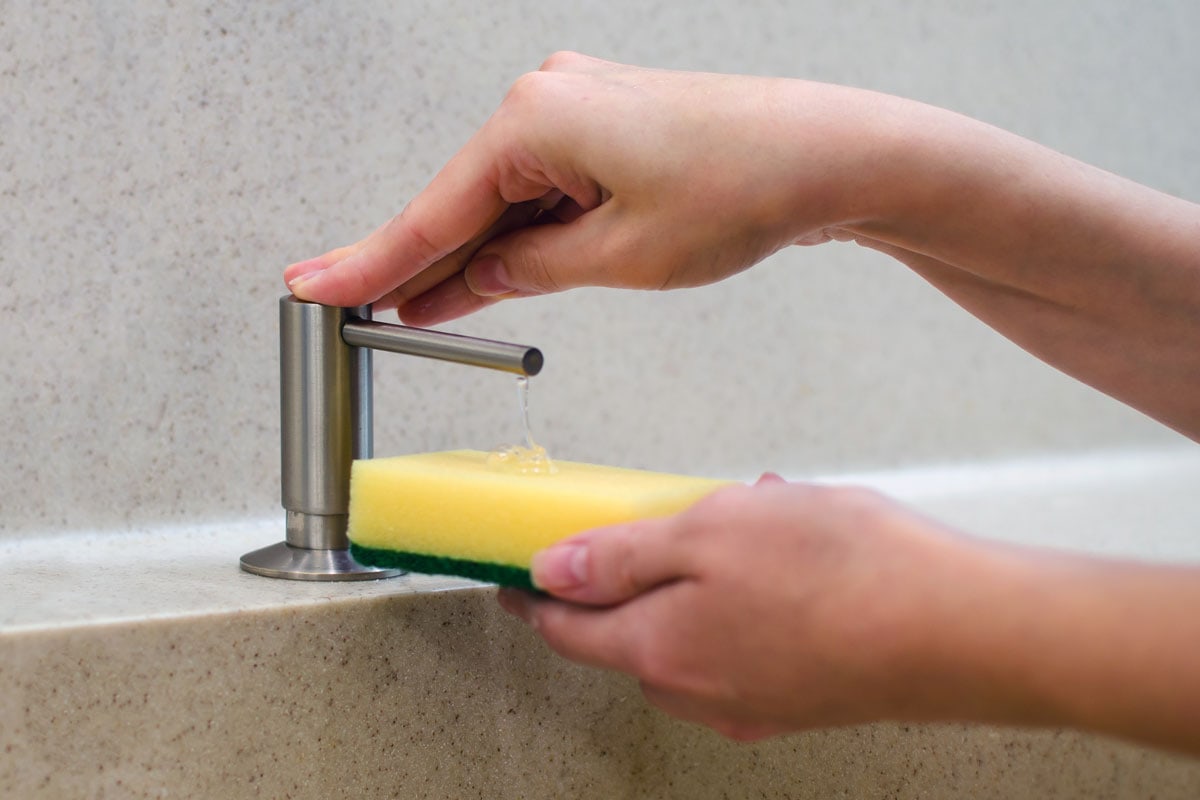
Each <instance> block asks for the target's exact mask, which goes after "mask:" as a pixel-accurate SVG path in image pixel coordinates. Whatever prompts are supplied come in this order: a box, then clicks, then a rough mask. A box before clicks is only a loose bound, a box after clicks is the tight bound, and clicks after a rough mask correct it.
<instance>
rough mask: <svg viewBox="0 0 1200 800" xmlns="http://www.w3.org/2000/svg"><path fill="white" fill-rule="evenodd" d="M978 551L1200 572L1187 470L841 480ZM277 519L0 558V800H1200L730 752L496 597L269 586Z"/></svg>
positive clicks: (1045, 745)
mask: <svg viewBox="0 0 1200 800" xmlns="http://www.w3.org/2000/svg"><path fill="white" fill-rule="evenodd" d="M852 477H855V479H856V480H859V481H861V482H866V483H870V484H873V485H875V486H878V487H880V488H883V489H885V490H887V491H890V492H892V493H893V494H895V495H896V496H899V497H902V498H904V499H907V500H909V501H910V502H913V503H914V504H916V505H918V506H919V507H921V508H923V509H925V510H927V511H929V512H931V513H934V514H937V515H939V516H940V517H942V518H944V519H947V520H949V521H950V522H952V523H955V524H958V525H960V526H962V527H964V528H966V529H969V530H972V531H974V532H977V533H980V534H983V535H989V536H997V537H1006V538H1012V539H1018V540H1031V541H1043V542H1046V543H1050V544H1054V545H1057V546H1063V547H1076V548H1082V549H1088V550H1093V551H1096V552H1106V553H1113V554H1130V555H1140V556H1144V557H1149V558H1162V559H1172V560H1179V559H1195V558H1200V536H1197V535H1196V531H1197V528H1198V525H1197V520H1200V495H1198V493H1196V492H1195V491H1194V487H1195V486H1197V485H1200V455H1198V454H1197V453H1196V452H1195V451H1191V450H1186V451H1168V452H1161V453H1127V454H1110V455H1106V456H1097V457H1094V458H1076V459H1057V460H1052V461H1043V462H1022V463H1008V464H993V465H982V466H972V467H966V466H960V467H954V468H946V469H929V470H920V471H908V472H904V473H892V474H875V475H860V476H852ZM278 536H279V530H278V524H277V523H276V522H274V521H272V522H255V523H238V524H228V525H212V526H205V527H202V528H199V527H197V528H189V529H176V530H165V531H146V532H142V533H128V534H99V533H97V534H78V535H73V536H58V537H53V538H36V537H35V538H27V539H24V540H17V541H14V542H8V543H6V544H4V545H3V546H2V547H0V583H2V585H3V591H4V594H5V602H4V604H3V606H2V608H0V681H2V682H3V685H4V686H6V687H7V688H6V690H5V692H4V693H3V695H2V696H0V797H4V798H8V797H13V798H22V800H24V799H25V798H74V797H88V798H91V797H95V798H109V797H113V798H125V797H202V798H207V797H212V798H233V797H272V798H275V797H292V798H308V797H314V798H315V797H331V796H344V797H356V798H376V797H429V798H434V797H454V798H463V797H487V798H492V797H572V798H574V797H596V798H615V797H629V798H635V797H636V798H640V797H679V798H709V797H712V798H717V797H732V798H737V797H751V796H765V797H795V798H818V797H820V798H826V797H855V798H861V797H896V798H910V797H912V798H916V797H921V798H950V797H956V798H957V797H1019V798H1025V797H1062V798H1076V797H1078V798H1097V797H1111V798H1142V797H1149V796H1155V797H1158V798H1194V797H1196V796H1200V762H1196V761H1193V760H1190V759H1185V758H1176V757H1173V756H1170V755H1167V754H1163V753H1158V752H1154V751H1149V750H1144V749H1141V748H1137V747H1133V746H1129V745H1125V744H1122V743H1117V742H1112V741H1109V740H1104V739H1099V738H1095V737H1090V736H1084V735H1079V734H1074V733H1066V732H1024V731H1011V730H994V729H990V728H980V727H961V726H930V727H924V726H922V727H908V726H895V725H876V726H866V727H861V728H852V729H844V730H835V731H827V732H818V733H813V734H808V735H802V736H793V737H786V738H783V739H778V740H773V741H769V742H763V743H759V744H755V745H752V746H745V745H736V744H733V743H730V742H727V741H725V740H722V739H721V738H720V737H718V736H716V735H714V734H712V733H711V732H709V731H707V730H704V729H700V728H697V727H694V726H691V725H686V724H682V723H678V722H675V721H673V720H670V719H668V718H666V717H664V716H663V715H661V714H659V713H657V712H655V711H653V710H652V709H649V708H648V707H647V706H646V705H645V704H644V703H643V702H642V700H641V697H640V694H639V692H638V689H637V686H636V685H635V684H633V683H632V682H630V681H629V680H627V679H625V678H623V677H620V676H615V675H609V674H604V673H599V672H595V671H592V670H588V669H584V668H581V667H577V666H574V665H571V664H567V663H565V662H563V661H561V660H560V659H558V658H556V657H555V656H553V655H552V654H550V653H549V652H548V651H547V650H546V648H545V647H544V646H542V644H541V643H540V642H538V641H537V640H536V639H535V638H534V637H533V636H532V635H531V634H530V632H529V631H527V630H526V629H525V628H524V627H523V626H521V625H519V624H517V623H515V622H514V621H513V620H511V619H509V618H507V617H506V616H505V615H504V614H503V613H501V612H500V611H499V610H498V609H497V608H496V606H495V603H494V602H493V600H492V597H491V595H492V590H491V589H490V588H485V587H479V586H478V585H476V584H471V583H469V582H466V581H459V580H450V579H443V578H432V577H426V576H405V577H403V578H398V579H393V580H388V581H378V582H366V583H355V584H307V583H290V582H281V581H273V580H269V579H263V578H257V577H254V576H250V575H247V574H244V573H242V572H241V571H240V570H239V569H238V568H237V557H238V556H239V555H240V554H241V553H242V552H245V551H246V550H249V549H253V548H255V547H258V546H261V545H263V544H266V543H270V542H271V541H273V540H275V539H276V538H278Z"/></svg>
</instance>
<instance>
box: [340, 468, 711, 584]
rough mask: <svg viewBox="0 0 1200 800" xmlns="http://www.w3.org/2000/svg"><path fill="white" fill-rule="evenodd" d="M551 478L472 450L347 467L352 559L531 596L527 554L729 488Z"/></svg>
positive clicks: (619, 476)
mask: <svg viewBox="0 0 1200 800" xmlns="http://www.w3.org/2000/svg"><path fill="white" fill-rule="evenodd" d="M554 465H555V467H556V469H555V471H554V472H552V473H550V474H522V473H520V472H518V471H514V470H511V469H506V468H504V467H497V466H496V465H495V464H489V463H488V454H487V453H484V452H481V451H478V450H455V451H449V452H442V453H420V454H417V455H407V456H396V457H393V458H380V459H370V460H362V461H355V462H354V464H353V467H352V468H351V472H350V525H349V536H350V551H351V554H352V555H353V556H354V559H355V560H356V561H358V562H359V563H360V564H367V565H373V566H381V567H397V568H400V569H406V570H411V571H413V572H424V573H430V574H436V575H461V576H463V577H467V578H474V579H475V580H481V581H487V582H489V583H498V584H501V585H504V586H516V587H521V588H525V589H532V588H534V587H533V584H532V582H531V580H530V575H529V566H530V561H531V559H532V558H533V554H534V553H536V552H537V551H538V550H541V549H542V548H544V547H547V546H549V545H551V544H553V543H554V542H557V541H559V540H561V539H565V538H567V537H569V536H571V535H573V534H576V533H579V532H581V531H585V530H589V529H591V528H596V527H600V526H603V525H611V524H615V523H620V522H629V521H632V520H636V519H645V518H648V517H658V516H666V515H669V514H673V513H676V512H678V511H682V510H683V509H685V508H687V507H688V506H690V505H692V504H693V503H695V502H696V501H697V500H699V499H700V498H701V497H704V496H705V495H707V494H710V493H711V492H713V491H715V490H717V489H719V488H721V487H722V486H726V485H728V484H729V481H720V480H713V479H709V478H693V477H686V476H683V475H664V474H661V473H657V472H646V471H643V470H633V469H621V468H618V467H603V466H596V465H593V464H579V463H572V462H569V461H555V462H554Z"/></svg>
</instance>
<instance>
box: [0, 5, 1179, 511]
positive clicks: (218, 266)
mask: <svg viewBox="0 0 1200 800" xmlns="http://www.w3.org/2000/svg"><path fill="white" fill-rule="evenodd" d="M665 6H666V4H661V3H659V4H655V3H647V2H645V0H641V1H640V2H632V1H628V2H627V1H626V0H618V1H617V2H605V3H598V2H589V3H574V4H572V3H544V2H536V3H535V2H505V3H491V4H480V3H468V2H456V1H454V0H436V1H433V0H430V1H429V2H367V1H366V0H352V1H351V2H324V3H312V2H307V1H305V2H280V3H259V4H243V3H240V2H213V3H203V2H191V1H190V0H180V2H175V3H171V4H150V3H141V2H131V1H127V2H116V1H115V0H108V1H107V2H104V3H88V2H82V0H62V1H61V2H56V3H35V2H22V1H21V0H0V370H2V373H0V374H2V375H3V382H2V383H0V408H2V409H3V424H2V425H0V454H2V455H3V458H2V459H0V535H14V534H19V533H22V532H35V531H50V530H57V529H73V528H122V527H135V528H136V527H146V526H151V525H154V524H156V523H159V522H163V521H183V520H200V519H205V520H213V519H220V518H229V517H240V516H247V515H250V516H263V515H269V514H272V513H275V512H276V510H277V508H278V441H277V436H278V433H277V425H278V422H277V414H278V411H277V409H278V399H277V370H278V367H277V353H276V299H277V297H278V296H279V295H280V294H281V293H282V292H283V286H282V283H281V281H280V279H279V273H280V270H281V269H282V267H283V266H284V265H285V264H286V263H288V262H289V261H292V260H295V259H298V258H302V257H306V256H310V255H314V254H316V253H318V252H321V251H323V250H324V249H327V248H329V247H332V246H334V245H338V244H343V243H346V242H348V241H351V240H353V239H356V238H358V237H359V236H361V235H362V234H364V233H365V232H366V231H368V230H370V229H371V228H373V227H374V226H375V225H377V224H378V223H380V222H382V221H383V220H384V219H385V218H387V217H388V216H389V215H391V214H393V213H395V212H396V211H398V210H399V209H400V208H401V207H402V206H403V204H404V203H405V201H406V199H407V198H409V197H410V196H411V195H412V194H413V193H414V192H416V191H418V190H419V189H420V188H421V187H422V186H423V185H424V183H425V182H426V181H427V180H428V179H429V178H430V177H431V176H432V175H433V173H434V172H435V171H436V169H437V168H438V167H439V166H440V165H441V164H442V163H443V162H444V161H445V159H447V158H448V157H449V156H450V155H451V154H452V153H453V152H454V151H455V150H456V149H457V148H458V146H460V145H461V143H462V142H463V141H465V139H466V138H467V137H468V136H469V135H470V133H471V132H472V131H473V130H474V129H475V128H476V127H477V126H478V125H479V124H480V123H481V122H482V121H483V120H484V119H485V118H486V117H487V115H488V114H489V113H490V112H491V110H492V109H493V108H494V107H495V105H496V104H497V103H498V102H499V100H500V98H501V97H502V96H503V93H504V91H505V90H506V88H507V87H508V85H509V84H510V83H511V82H512V80H513V79H514V78H516V77H517V76H518V75H519V74H521V73H522V72H524V71H528V70H530V69H533V68H535V67H536V66H537V65H538V63H539V62H540V61H541V59H542V58H544V57H545V56H546V55H548V54H549V53H550V52H552V51H554V50H556V49H561V48H569V49H576V50H581V51H584V52H588V53H591V54H594V55H599V56H604V57H608V58H612V59H616V60H624V61H628V62H634V63H641V64H647V65H655V66H663V67H678V68H693V69H706V70H714V71H736V72H750V73H760V74H775V75H791V76H801V77H808V78H815V79H822V80H829V81H836V82H843V83H850V84H854V85H859V86H866V87H871V88H875V89H880V90H884V91H890V92H895V93H900V94H904V95H907V96H911V97H916V98H919V99H922V100H926V101H929V102H932V103H935V104H938V105H943V106H947V107H950V108H954V109H956V110H959V111H962V112H965V113H967V114H970V115H973V116H976V117H979V118H982V119H985V120H987V121H989V122H993V123H995V124H998V125H1000V126H1002V127H1006V128H1009V129H1012V130H1015V131H1017V132H1019V133H1022V134H1024V135H1027V136H1029V137H1031V138H1033V139H1036V140H1038V141H1040V142H1043V143H1045V144H1047V145H1050V146H1052V147H1055V148H1058V149H1060V150H1063V151H1065V152H1067V153H1069V154H1071V155H1073V156H1076V157H1079V158H1081V159H1084V160H1087V161H1091V162H1093V163H1096V164H1099V165H1101V166H1103V167H1106V168H1108V169H1111V170H1113V171H1115V172H1118V173H1121V174H1123V175H1126V176H1128V177H1131V178H1134V179H1136V180H1140V181H1142V182H1145V183H1148V184H1150V185H1152V186H1155V187H1158V188H1160V189H1163V190H1165V191H1168V192H1171V193H1174V194H1178V195H1182V196H1185V197H1189V198H1192V199H1200V145H1198V141H1200V136H1197V133H1198V132H1200V103H1198V102H1197V100H1198V99H1200V95H1198V92H1200V89H1198V85H1197V77H1198V76H1200V49H1198V48H1196V47H1195V43H1194V42H1193V41H1191V39H1192V38H1194V33H1195V31H1197V30H1200V5H1198V4H1197V3H1195V2H1194V0H1178V2H1165V1H1163V2H1147V3H1139V4H1129V3H1122V2H1115V0H1103V2H1100V1H1098V0H1075V1H1073V2H1062V1H1054V2H1052V1H1050V0H1014V1H1013V2H1005V3H990V2H989V3H984V2H976V3H959V2H907V3H893V2H882V1H879V2H847V0H801V1H798V2H786V3H785V2H771V3H768V2H763V1H761V0H760V2H754V3H727V2H711V1H710V0H699V1H693V2H689V3H674V4H670V7H669V8H667V7H665ZM451 327H452V329H454V330H459V331H463V332H469V333H473V334H477V335H482V336H487V337H492V338H510V339H513V340H516V341H523V342H528V343H531V344H536V345H539V346H540V347H541V348H542V349H543V350H544V351H545V353H546V356H547V367H546V369H545V371H544V373H543V375H542V376H541V377H539V378H537V379H536V380H535V381H534V383H533V391H532V404H533V415H534V421H535V426H536V432H537V433H538V435H539V437H540V438H541V439H542V440H543V441H544V442H545V443H546V444H547V445H548V446H549V447H550V449H551V452H552V453H553V454H555V455H556V456H558V457H561V458H570V459H581V460H594V461H601V462H607V463H613V464H622V465H629V466H642V467H650V468H656V469H666V470H676V471H686V472H693V473H707V474H714V475H731V476H734V477H743V476H746V475H749V474H752V473H754V472H755V471H758V470H761V469H768V468H770V469H776V470H783V471H786V472H789V473H791V474H804V473H817V472H822V473H828V472H831V471H836V470H843V469H860V468H869V467H883V466H889V465H897V464H909V463H923V462H929V461H939V462H940V461H955V460H964V459H973V458H984V457H994V456H1003V455H1012V454H1018V453H1030V452H1042V451H1047V450H1072V449H1087V448H1110V447H1121V446H1125V445H1142V444H1156V443H1170V442H1173V441H1176V440H1177V437H1175V436H1174V435H1173V434H1170V433H1169V432H1166V431H1164V430H1163V429H1161V428H1160V427H1159V426H1157V425H1155V424H1154V423H1151V422H1149V421H1148V420H1145V419H1144V418H1142V417H1140V416H1139V415H1137V414H1135V413H1132V412H1129V411H1127V410H1125V409H1123V408H1121V407H1120V406H1118V405H1117V404H1116V403H1114V402H1112V401H1110V400H1108V399H1106V398H1104V397H1101V396H1098V395H1097V394H1096V393H1094V392H1092V391H1090V390H1088V389H1086V388H1082V387H1080V386H1078V385H1076V384H1074V383H1073V382H1072V381H1070V380H1069V379H1066V378H1064V377H1062V376H1060V375H1058V374H1057V373H1055V372H1054V371H1052V370H1050V369H1049V368H1047V367H1044V366H1042V365H1040V364H1038V363H1036V362H1034V361H1033V360H1032V359H1031V358H1030V357H1028V356H1026V355H1025V354H1024V353H1022V352H1020V351H1019V350H1017V349H1016V348H1015V347H1013V346H1011V345H1009V344H1008V343H1007V342H1005V341H1004V340H1002V339H1000V338H999V337H997V336H996V335H995V334H993V333H991V332H990V331H988V330H987V329H985V328H984V327H983V326H982V325H980V324H978V323H976V322H975V321H974V320H972V319H971V318H969V317H968V316H967V315H966V314H965V313H963V312H961V311H959V310H958V309H957V308H956V307H955V306H953V305H952V304H950V303H949V302H948V301H947V300H945V299H944V298H942V297H941V296H940V295H939V294H937V293H936V292H935V291H933V290H932V289H930V288H928V287H927V286H926V285H924V284H923V283H921V282H920V281H919V280H918V279H916V278H914V277H913V276H911V275H910V274H908V273H906V272H905V270H904V269H903V268H901V267H900V266H898V265H896V264H893V263H891V262H889V261H887V260H886V259H884V258H883V257H881V256H879V255H877V254H873V253H868V252H864V251H860V250H857V249H855V248H854V247H852V246H848V245H831V246H826V247H823V248H819V249H816V250H811V249H810V250H793V251H789V252H786V253H783V254H780V255H778V256H776V257H774V258H772V259H771V260H769V261H768V262H767V263H764V264H762V265H761V266H760V267H758V268H757V269H755V270H752V271H750V272H748V273H746V274H744V275H741V276H739V277H737V278H735V279H733V280H730V281H728V282H726V283H724V284H722V285H719V286H716V287H710V288H706V289H702V290H695V291H690V292H679V293H670V294H644V295H638V294H632V293H624V292H614V291H602V290H586V291H579V292H575V293H573V294H569V295H564V296H557V297H551V298H540V299H537V300H530V301H522V302H514V303H506V304H501V305H500V306H498V307H496V308H494V309H491V310H489V311H487V312H485V313H482V314H479V315H477V316H476V317H474V318H471V319H468V320H465V321H462V322H460V323H458V324H456V325H454V326H451ZM376 363H377V374H378V377H377V387H376V405H377V428H378V430H377V449H378V450H379V452H380V453H385V454H386V453H395V452H407V451H415V450H427V449H440V448H447V447H457V446H474V447H484V448H486V447H490V446H492V445H494V444H496V443H498V442H500V441H502V440H506V439H513V438H514V437H515V436H516V434H517V430H516V418H515V396H514V390H513V387H512V386H511V378H509V377H507V376H503V375H499V374H491V373H486V374H485V373H482V372H478V371H473V370H470V369H468V368H465V367H457V366H452V365H445V364H429V363H422V362H418V361H415V360H412V359H405V358H402V357H398V356H388V355H381V356H379V357H378V358H377V362H376Z"/></svg>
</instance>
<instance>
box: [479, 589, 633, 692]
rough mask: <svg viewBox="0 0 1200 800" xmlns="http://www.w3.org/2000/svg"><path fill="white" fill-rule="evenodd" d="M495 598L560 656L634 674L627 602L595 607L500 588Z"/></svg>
mask: <svg viewBox="0 0 1200 800" xmlns="http://www.w3.org/2000/svg"><path fill="white" fill-rule="evenodd" d="M497 600H499V602H500V605H501V607H502V608H504V610H505V611H507V612H509V613H510V614H513V615H514V616H516V617H519V618H520V619H522V620H524V621H525V622H526V623H527V624H528V625H529V626H530V627H531V628H533V630H534V631H535V632H536V633H537V634H538V635H539V636H541V637H542V639H544V640H545V642H546V644H547V645H549V647H550V649H552V650H553V651H554V652H556V653H558V654H559V655H560V656H562V657H563V658H567V659H570V660H571V661H574V662H576V663H579V664H585V665H587V666H590V667H599V668H601V669H612V670H618V671H620V672H625V673H629V674H634V675H636V674H637V665H638V663H639V661H640V660H641V659H639V655H638V643H637V641H636V636H637V631H639V630H641V629H642V628H641V627H639V625H638V624H637V623H636V621H635V620H634V619H633V615H632V614H631V613H629V612H630V606H618V607H616V608H595V607H591V606H582V605H576V604H574V603H567V602H564V601H562V600H556V599H554V598H552V597H546V596H544V595H535V594H533V593H531V592H524V591H520V590H516V589H501V590H500V592H499V593H498V594H497Z"/></svg>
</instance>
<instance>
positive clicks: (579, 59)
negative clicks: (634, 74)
mask: <svg viewBox="0 0 1200 800" xmlns="http://www.w3.org/2000/svg"><path fill="white" fill-rule="evenodd" d="M619 66H620V65H619V64H615V63H613V62H611V61H605V60H603V59H600V58H596V57H595V56H588V55H584V54H583V53H575V52H572V51H570V50H560V51H559V52H557V53H553V54H551V55H550V56H549V57H548V58H547V59H546V60H545V61H543V62H542V65H541V66H540V67H538V71H539V72H582V73H589V74H592V73H596V72H600V71H604V70H613V69H616V68H618V67H619Z"/></svg>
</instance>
